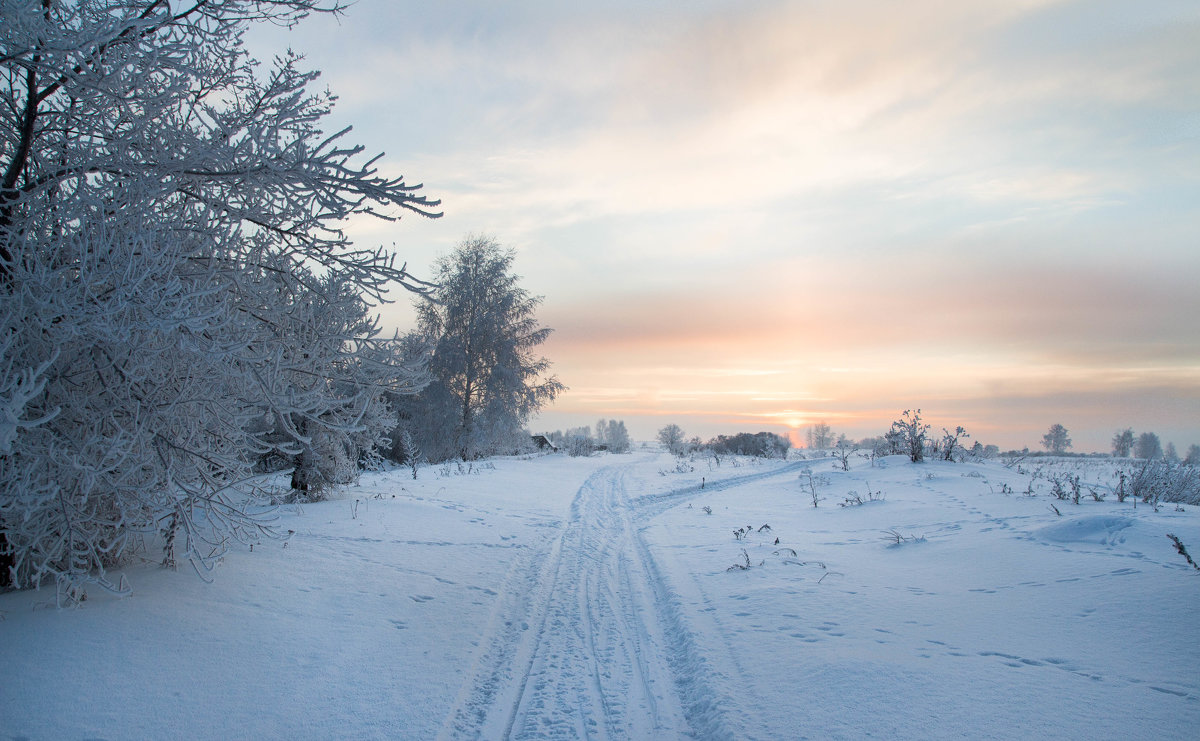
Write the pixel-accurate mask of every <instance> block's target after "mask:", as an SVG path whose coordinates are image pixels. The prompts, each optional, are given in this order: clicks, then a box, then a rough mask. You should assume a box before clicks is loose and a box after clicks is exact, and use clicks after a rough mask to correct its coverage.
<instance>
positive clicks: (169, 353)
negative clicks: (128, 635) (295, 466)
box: [0, 0, 438, 598]
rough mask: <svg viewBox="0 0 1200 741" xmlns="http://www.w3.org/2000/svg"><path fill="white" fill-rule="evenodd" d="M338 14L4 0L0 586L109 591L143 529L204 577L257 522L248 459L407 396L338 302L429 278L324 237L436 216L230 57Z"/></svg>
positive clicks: (149, 2) (282, 86)
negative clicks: (253, 35) (383, 398)
mask: <svg viewBox="0 0 1200 741" xmlns="http://www.w3.org/2000/svg"><path fill="white" fill-rule="evenodd" d="M340 10H341V7H340V5H339V4H338V3H336V2H329V3H323V2H321V1H320V0H184V1H172V0H78V1H76V2H58V1H56V0H0V29H2V33H0V322H2V324H0V347H3V350H4V352H3V362H0V558H2V559H3V566H4V567H5V568H3V574H0V584H5V583H7V584H9V585H12V586H18V587H24V586H29V585H37V584H39V583H41V582H43V581H44V580H46V579H51V580H54V581H56V582H57V584H58V586H59V587H60V589H62V590H63V592H64V593H65V594H66V595H67V597H68V598H70V597H73V596H76V595H78V594H80V593H81V591H80V590H81V589H82V587H83V585H85V584H86V583H88V582H92V583H97V584H100V585H103V586H107V587H109V588H114V589H116V588H118V587H119V585H117V584H113V583H112V582H111V580H109V578H108V577H107V576H106V573H105V569H106V568H108V567H110V566H111V565H113V564H115V563H119V562H120V561H121V560H122V559H123V558H124V557H125V556H127V555H128V554H129V553H131V552H133V551H135V550H137V549H141V548H144V547H145V544H146V543H147V542H153V541H155V540H156V539H158V538H161V543H162V544H163V550H164V556H163V560H164V561H165V562H167V563H173V562H174V561H175V560H176V558H177V557H186V558H188V559H189V560H190V561H191V563H192V564H193V565H195V566H196V568H197V569H198V571H200V572H201V573H202V574H203V573H204V572H205V571H206V569H208V568H210V567H211V565H212V564H213V563H214V562H215V560H216V559H218V558H219V557H220V554H221V553H222V551H223V549H224V548H226V547H227V546H228V544H229V543H230V542H231V539H234V538H248V537H254V535H255V534H256V532H257V530H258V529H259V528H260V527H262V525H263V523H262V522H261V521H260V520H258V519H256V518H254V517H253V516H251V514H250V510H248V509H247V507H246V502H247V499H246V496H247V494H248V493H253V483H254V480H253V478H251V476H250V472H251V465H252V464H253V462H254V461H255V460H256V459H257V458H258V457H259V456H261V455H262V454H264V453H266V452H269V451H270V450H272V449H279V450H280V451H281V452H284V453H285V454H288V455H302V454H303V451H304V450H305V449H306V446H307V448H310V449H311V448H313V447H314V446H317V445H318V444H319V440H320V438H321V435H322V434H325V433H336V434H340V435H357V434H373V433H370V432H369V428H370V422H369V419H370V410H371V408H372V404H373V402H372V399H375V398H377V396H378V395H377V394H375V393H374V390H375V388H376V387H389V388H398V389H401V390H403V391H408V392H411V391H413V390H415V389H417V388H419V386H420V384H421V382H422V372H421V368H420V367H414V366H412V365H410V364H405V363H402V362H400V361H399V360H398V359H397V355H396V353H394V352H392V351H391V350H390V349H389V346H388V343H387V342H385V341H384V340H383V339H381V338H380V337H378V334H377V331H376V330H377V328H376V327H375V326H374V325H373V324H372V323H371V322H370V321H369V320H368V319H366V314H365V313H364V311H363V305H361V304H356V303H355V301H357V300H358V299H357V298H355V299H348V298H347V297H350V296H353V297H361V300H362V301H365V302H367V304H366V305H371V304H372V303H374V302H376V301H378V300H380V299H381V297H382V294H383V292H384V291H385V290H387V289H388V287H389V286H393V285H396V284H399V285H402V286H405V287H407V288H410V289H412V290H414V291H418V292H424V291H427V290H428V286H427V285H425V284H423V283H421V282H420V281H417V280H415V279H413V278H412V277H411V276H410V275H409V273H408V272H407V271H406V269H405V267H404V266H403V265H398V264H397V263H396V261H395V258H394V257H393V256H392V255H391V254H389V253H387V252H385V251H384V250H382V249H360V248H356V247H354V246H353V245H351V244H350V243H349V242H348V240H347V238H346V236H345V234H344V233H343V232H342V231H341V228H340V224H341V223H342V221H343V220H345V219H346V218H348V217H351V216H355V215H373V216H378V217H380V218H385V219H394V218H397V217H398V216H399V215H400V214H402V213H406V212H407V213H416V214H421V215H424V216H437V215H438V214H437V213H436V212H435V211H434V209H435V208H436V207H437V205H438V203H437V201H434V200H430V199H427V198H425V197H423V196H421V195H420V193H419V188H420V186H419V185H409V184H407V183H406V182H405V181H404V179H403V178H397V177H389V176H384V175H381V174H380V173H379V171H378V169H377V166H376V159H365V158H363V157H362V148H361V147H358V146H351V145H347V144H344V143H343V138H344V136H345V134H346V132H345V131H342V132H336V133H333V134H327V133H325V132H324V131H323V130H322V129H321V125H322V122H323V120H324V119H325V117H326V115H327V114H328V113H329V111H330V109H331V106H332V104H333V98H332V96H331V95H330V94H328V93H314V92H311V90H310V87H311V85H312V83H313V81H314V79H315V78H316V73H314V72H308V71H304V70H303V69H301V66H300V65H301V59H300V58H299V57H298V56H296V55H293V54H291V53H290V52H289V53H288V54H286V55H283V56H282V57H280V58H278V59H276V60H275V61H274V63H273V64H272V65H270V66H269V67H268V68H266V69H263V68H262V67H261V66H260V65H258V63H257V62H255V61H254V60H253V59H251V58H250V57H249V56H248V55H247V53H246V52H245V51H244V49H243V48H242V35H243V32H244V30H245V28H246V25H247V24H248V23H250V22H253V21H262V20H269V21H273V22H277V23H285V24H288V23H294V22H297V21H299V20H300V19H302V18H303V17H305V16H306V15H308V14H309V13H313V12H321V13H331V12H338V11H340ZM321 310H324V311H325V312H326V313H325V315H324V316H322V317H321V321H319V322H318V321H315V319H316V318H317V317H316V314H315V312H318V311H321ZM309 320H314V321H309ZM306 322H307V323H306ZM318 348H319V349H318ZM302 378H309V379H313V382H312V383H309V384H305V383H303V382H302V380H301V379H302ZM277 425H279V426H282V428H283V429H284V430H285V432H286V433H287V434H285V435H283V436H279V435H275V434H273V430H276V426H277Z"/></svg>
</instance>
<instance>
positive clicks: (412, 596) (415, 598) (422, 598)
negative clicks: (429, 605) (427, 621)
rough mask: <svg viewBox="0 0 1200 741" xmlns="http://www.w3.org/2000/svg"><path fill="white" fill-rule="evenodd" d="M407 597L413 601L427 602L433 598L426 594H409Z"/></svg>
mask: <svg viewBox="0 0 1200 741" xmlns="http://www.w3.org/2000/svg"><path fill="white" fill-rule="evenodd" d="M408 598H409V599H411V600H412V601H413V602H428V601H430V600H431V599H433V597H430V596H429V595H427V594H410V595H408Z"/></svg>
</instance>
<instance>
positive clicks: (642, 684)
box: [440, 464, 800, 739]
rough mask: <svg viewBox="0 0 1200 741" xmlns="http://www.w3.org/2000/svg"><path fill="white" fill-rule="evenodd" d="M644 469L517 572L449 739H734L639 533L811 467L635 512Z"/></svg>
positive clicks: (596, 481) (663, 497) (598, 478)
mask: <svg viewBox="0 0 1200 741" xmlns="http://www.w3.org/2000/svg"><path fill="white" fill-rule="evenodd" d="M631 467H632V466H631V465H628V464H627V465H624V466H609V467H606V468H603V469H601V470H599V471H597V472H595V473H594V474H592V475H591V476H590V477H589V478H588V479H587V481H585V482H584V484H583V485H582V486H581V487H580V489H579V491H578V492H577V493H576V496H575V499H574V501H573V502H572V504H571V510H570V516H569V518H568V520H567V522H566V523H565V524H564V525H563V527H562V528H561V530H560V532H559V533H558V535H557V537H555V538H553V539H552V542H550V543H548V544H545V545H543V546H540V547H536V548H533V549H530V551H531V552H530V553H527V554H525V556H526V557H524V558H519V559H518V560H517V561H516V562H514V564H513V567H512V569H510V572H509V575H508V577H507V578H506V580H505V584H504V586H503V588H502V589H501V591H500V596H499V597H498V598H497V606H496V609H495V611H494V612H493V616H492V619H491V621H490V623H489V628H488V630H487V633H486V634H485V635H484V636H483V638H482V643H481V647H482V648H481V651H480V653H479V655H478V658H477V660H476V664H475V667H474V669H473V671H472V674H471V676H470V678H469V679H468V680H467V682H466V683H465V684H464V686H463V689H462V691H461V692H460V694H459V697H458V699H457V700H456V702H455V705H454V708H453V710H452V711H451V713H450V715H449V716H448V717H447V719H446V721H445V724H444V725H443V729H442V733H441V734H440V737H441V738H486V739H532V738H538V739H542V738H549V739H556V738H561V739H576V738H587V739H591V738H595V739H606V738H611V739H621V738H728V737H730V733H729V730H728V727H727V723H726V720H725V717H724V712H723V710H722V703H721V699H720V696H719V695H718V694H717V693H716V692H715V688H713V687H712V686H711V685H710V682H709V681H708V680H707V678H706V675H707V673H708V672H707V671H706V669H707V665H706V662H705V661H704V660H703V659H702V658H700V655H699V653H698V652H697V651H696V649H695V644H694V641H693V640H692V638H691V636H690V635H689V633H688V629H687V621H686V620H685V619H684V616H683V615H681V614H680V611H679V608H678V602H677V600H675V599H674V598H673V594H672V591H671V589H670V587H669V586H668V585H667V583H666V582H665V581H664V579H663V578H662V576H661V574H660V573H659V570H658V568H657V566H656V564H655V563H654V562H653V559H652V557H651V555H650V551H649V549H648V548H647V546H646V544H645V542H644V540H643V538H642V534H641V529H640V527H639V526H638V525H636V524H635V520H642V519H643V518H644V517H646V516H649V515H651V514H654V513H656V512H658V511H661V510H663V509H666V508H667V507H669V506H674V505H675V504H678V503H679V502H681V501H684V500H686V499H687V498H690V497H691V496H696V495H699V494H701V493H709V492H711V491H713V490H720V489H725V488H729V487H731V486H736V485H739V484H743V483H748V482H750V481H754V480H758V479H762V478H766V477H768V476H777V475H780V474H783V473H786V472H788V471H791V470H794V469H796V468H798V467H800V466H799V465H795V466H785V467H782V468H779V469H774V470H771V471H766V472H759V473H754V474H749V475H746V476H741V477H737V478H736V479H728V480H726V481H723V482H714V483H712V484H709V485H708V486H707V488H706V489H704V490H702V489H701V488H700V487H698V486H694V487H687V488H683V489H678V490H675V491H671V492H666V493H662V494H657V495H652V496H647V497H642V498H639V499H636V500H633V499H631V497H630V493H629V490H628V481H627V479H628V477H627V474H628V472H629V469H630V468H631ZM539 564H540V566H541V568H540V569H539V568H537V567H538V565H539Z"/></svg>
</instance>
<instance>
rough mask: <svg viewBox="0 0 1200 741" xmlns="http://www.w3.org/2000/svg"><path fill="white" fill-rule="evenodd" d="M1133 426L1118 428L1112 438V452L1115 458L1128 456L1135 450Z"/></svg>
mask: <svg viewBox="0 0 1200 741" xmlns="http://www.w3.org/2000/svg"><path fill="white" fill-rule="evenodd" d="M1133 442H1134V440H1133V428H1130V427H1126V428H1125V429H1123V430H1118V431H1117V433H1116V434H1115V435H1113V439H1112V454H1113V457H1114V458H1128V457H1129V453H1130V451H1132V450H1133Z"/></svg>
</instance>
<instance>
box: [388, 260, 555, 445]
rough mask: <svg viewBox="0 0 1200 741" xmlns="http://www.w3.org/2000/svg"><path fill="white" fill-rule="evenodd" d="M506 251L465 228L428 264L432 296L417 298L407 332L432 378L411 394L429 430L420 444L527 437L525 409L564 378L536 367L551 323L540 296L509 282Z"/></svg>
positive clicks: (544, 364)
mask: <svg viewBox="0 0 1200 741" xmlns="http://www.w3.org/2000/svg"><path fill="white" fill-rule="evenodd" d="M514 258H515V254H514V252H513V251H512V250H511V249H505V248H503V247H501V246H500V244H499V243H497V242H496V241H495V240H494V239H491V238H488V237H468V238H466V239H464V240H463V241H462V242H460V243H459V245H458V246H457V247H456V248H455V249H454V250H453V251H452V252H451V253H449V254H447V255H444V256H442V257H441V258H439V259H438V260H437V262H436V264H435V265H434V282H435V283H436V284H437V290H436V293H435V295H434V300H433V301H426V300H418V302H417V305H416V306H417V329H416V330H415V332H414V333H413V335H412V342H413V343H414V345H420V344H424V345H426V346H428V347H432V348H433V357H432V359H431V360H430V365H429V369H430V373H431V374H432V381H431V382H430V385H429V388H428V389H427V390H426V392H423V393H422V394H421V396H420V398H419V399H417V400H416V403H417V404H418V405H419V408H420V409H421V414H422V415H423V416H420V417H418V418H421V419H426V420H429V423H430V425H431V430H430V432H431V433H432V435H433V437H434V439H432V440H426V441H422V447H423V448H424V449H425V451H426V454H430V453H431V451H433V450H437V449H440V450H441V452H443V453H446V452H450V451H453V454H454V455H457V456H459V457H461V458H463V459H464V460H468V459H472V458H475V457H478V456H480V455H487V454H490V453H493V452H504V451H507V449H508V448H510V447H513V446H515V445H517V444H518V439H519V440H520V443H522V444H523V443H527V442H528V436H527V435H526V434H525V433H524V431H523V428H524V426H525V422H526V421H527V420H528V418H529V416H530V415H531V414H533V413H534V412H536V411H538V410H539V409H541V408H542V407H543V406H544V405H546V404H548V403H550V402H552V401H553V400H554V398H555V397H556V396H558V394H559V393H560V392H561V391H562V390H563V388H564V386H563V385H562V383H560V382H559V380H558V378H557V377H556V376H549V377H544V374H546V372H547V371H548V370H549V369H550V361H549V360H547V359H546V358H544V357H541V356H539V355H538V354H537V349H538V347H539V346H540V345H541V344H542V343H543V342H545V341H546V338H547V337H549V336H550V332H551V331H552V330H550V329H548V328H546V327H542V326H540V325H539V323H538V320H537V316H536V311H537V308H538V306H540V305H541V302H542V299H541V297H539V296H533V295H531V294H530V293H529V292H528V291H526V290H525V289H523V288H521V287H520V286H519V285H518V281H519V280H520V276H518V275H516V274H514V273H513V272H512V265H513V260H514ZM427 434H429V433H427Z"/></svg>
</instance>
